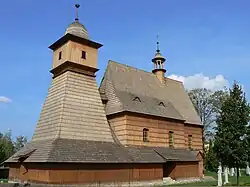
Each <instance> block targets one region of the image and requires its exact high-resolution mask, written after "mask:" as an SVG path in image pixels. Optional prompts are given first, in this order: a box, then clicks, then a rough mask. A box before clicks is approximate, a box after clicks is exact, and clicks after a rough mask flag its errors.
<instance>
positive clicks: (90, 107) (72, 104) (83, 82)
mask: <svg viewBox="0 0 250 187" xmlns="http://www.w3.org/2000/svg"><path fill="white" fill-rule="evenodd" d="M79 7H80V5H79V4H76V5H75V8H76V18H75V20H74V22H72V23H71V24H70V25H69V26H68V27H67V29H66V32H65V34H64V36H62V37H61V38H60V39H59V40H57V41H56V42H55V43H53V44H52V45H51V46H49V48H50V49H51V50H53V62H52V70H51V71H50V72H51V73H52V75H53V79H52V83H51V86H50V88H49V91H48V95H47V97H46V100H45V103H44V105H43V108H42V111H41V114H40V118H39V120H38V123H37V127H36V130H35V133H34V135H33V138H32V141H41V140H50V139H60V138H62V139H77V140H90V141H106V142H113V138H112V135H111V131H110V128H109V125H108V122H107V118H106V114H105V111H104V107H103V104H102V101H101V97H100V94H99V91H98V86H97V83H96V79H95V73H96V72H97V71H98V69H97V57H98V49H99V48H100V47H101V46H102V45H101V44H99V43H96V42H94V41H92V40H90V39H89V37H88V31H87V29H86V28H85V27H84V25H82V24H81V23H80V22H79V17H78V9H79Z"/></svg>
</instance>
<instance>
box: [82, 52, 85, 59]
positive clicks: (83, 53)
mask: <svg viewBox="0 0 250 187" xmlns="http://www.w3.org/2000/svg"><path fill="white" fill-rule="evenodd" d="M82 58H83V59H86V52H85V51H82Z"/></svg>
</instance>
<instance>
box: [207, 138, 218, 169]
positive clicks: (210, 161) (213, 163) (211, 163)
mask: <svg viewBox="0 0 250 187" xmlns="http://www.w3.org/2000/svg"><path fill="white" fill-rule="evenodd" d="M204 164H205V169H206V171H212V172H217V168H218V161H217V159H216V154H215V152H214V149H213V143H212V141H211V140H210V142H209V148H208V150H207V151H206V155H205V160H204Z"/></svg>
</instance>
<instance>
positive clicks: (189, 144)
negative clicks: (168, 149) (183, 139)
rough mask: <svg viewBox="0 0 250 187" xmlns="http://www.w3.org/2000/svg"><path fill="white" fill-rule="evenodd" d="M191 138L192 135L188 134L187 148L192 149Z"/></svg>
mask: <svg viewBox="0 0 250 187" xmlns="http://www.w3.org/2000/svg"><path fill="white" fill-rule="evenodd" d="M192 139H193V137H192V135H188V148H189V149H192Z"/></svg>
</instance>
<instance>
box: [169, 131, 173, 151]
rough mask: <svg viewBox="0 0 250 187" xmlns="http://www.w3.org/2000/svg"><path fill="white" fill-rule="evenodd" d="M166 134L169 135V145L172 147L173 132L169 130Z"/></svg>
mask: <svg viewBox="0 0 250 187" xmlns="http://www.w3.org/2000/svg"><path fill="white" fill-rule="evenodd" d="M168 136H169V147H174V132H173V131H169V133H168Z"/></svg>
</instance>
